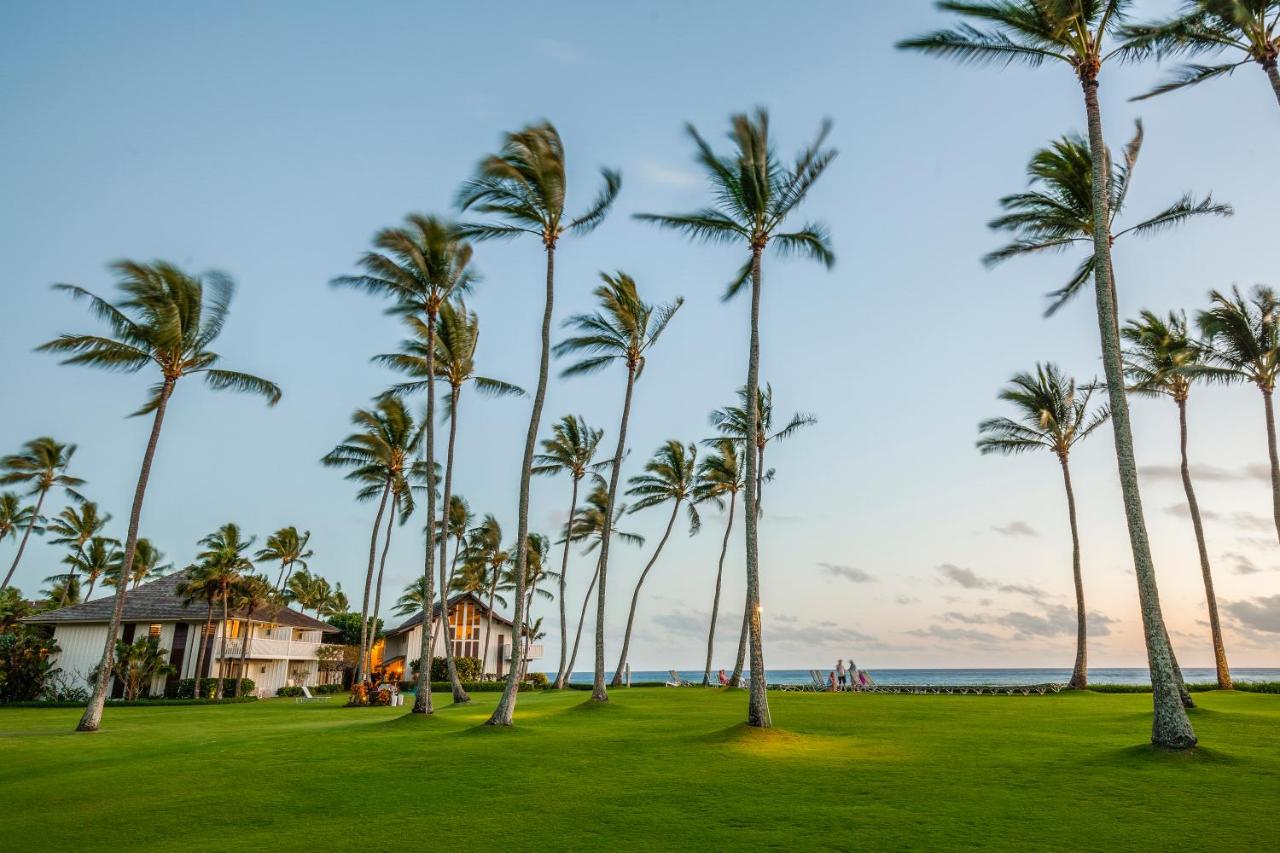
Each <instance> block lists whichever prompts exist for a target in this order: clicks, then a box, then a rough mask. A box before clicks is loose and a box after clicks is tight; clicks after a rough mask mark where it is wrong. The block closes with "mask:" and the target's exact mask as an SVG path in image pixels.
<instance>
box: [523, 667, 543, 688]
mask: <svg viewBox="0 0 1280 853" xmlns="http://www.w3.org/2000/svg"><path fill="white" fill-rule="evenodd" d="M524 680H525V681H527V682H529V683H530V684H532V685H533V686H534V687H535V688H536V689H538V690H544V689H546V686H547V681H548V680H547V674H546V673H545V672H541V671H537V672H526V673H525V674H524Z"/></svg>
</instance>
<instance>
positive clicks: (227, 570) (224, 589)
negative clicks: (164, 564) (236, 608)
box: [196, 522, 255, 699]
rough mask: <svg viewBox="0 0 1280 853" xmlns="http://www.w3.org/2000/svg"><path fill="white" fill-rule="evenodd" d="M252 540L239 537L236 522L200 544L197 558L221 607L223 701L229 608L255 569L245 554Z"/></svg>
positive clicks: (219, 692)
mask: <svg viewBox="0 0 1280 853" xmlns="http://www.w3.org/2000/svg"><path fill="white" fill-rule="evenodd" d="M254 538H255V537H253V536H250V537H249V538H248V539H245V538H244V537H243V536H242V535H241V533H240V526H239V525H237V524H235V523H234V522H228V523H227V524H224V525H222V526H221V527H219V528H218V529H217V530H216V531H214V532H213V533H210V534H209V535H208V536H206V537H204V538H203V539H201V540H200V542H199V543H198V544H200V545H203V546H204V548H205V550H203V551H201V552H200V553H199V554H197V555H196V559H197V560H199V561H200V562H201V564H202V566H203V578H204V581H205V583H206V584H208V587H209V592H210V593H211V594H212V595H214V596H215V599H216V600H217V602H218V603H219V604H221V605H222V639H221V641H220V643H219V651H218V683H217V686H216V688H215V690H216V692H215V693H214V698H215V699H221V698H222V693H223V681H224V679H225V677H226V664H227V634H228V633H229V629H230V624H231V622H230V608H231V598H232V591H233V590H234V588H235V587H236V585H237V584H239V583H240V581H241V580H242V578H243V576H244V574H245V573H246V572H248V571H250V570H252V569H253V562H252V561H251V560H250V559H249V557H248V556H247V555H246V552H247V551H248V550H249V549H250V548H252V547H253V541H254Z"/></svg>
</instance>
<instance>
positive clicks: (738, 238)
mask: <svg viewBox="0 0 1280 853" xmlns="http://www.w3.org/2000/svg"><path fill="white" fill-rule="evenodd" d="M731 125H732V130H731V131H730V134H729V138H730V139H731V140H732V142H733V148H734V150H733V152H732V153H730V154H728V155H721V154H717V153H716V152H715V151H713V150H712V148H711V146H710V145H708V144H707V142H706V141H705V140H704V139H703V138H702V136H700V135H699V134H698V131H697V130H695V129H694V127H693V126H692V125H688V132H689V135H690V136H691V137H692V138H693V141H694V144H695V145H696V146H697V149H698V153H697V162H698V164H699V165H700V166H702V168H703V170H704V171H705V172H706V174H707V177H708V179H709V181H710V184H711V191H712V194H713V196H714V198H715V202H714V204H713V206H712V207H708V208H704V209H702V210H699V211H695V212H694V213H690V214H681V215H655V214H649V213H641V214H637V218H639V219H642V220H644V221H647V222H653V223H655V224H657V225H660V226H662V227H665V228H671V229H674V230H676V231H679V232H681V233H683V234H686V235H688V236H689V237H692V238H693V239H695V240H700V241H703V242H712V243H734V244H738V245H745V246H746V248H747V249H748V250H749V252H750V255H749V258H748V260H747V262H746V263H745V264H744V265H743V266H742V268H741V269H739V271H738V274H737V275H736V276H735V277H734V279H733V281H732V282H730V284H729V288H728V290H727V291H726V293H725V298H726V299H729V298H731V297H733V296H734V295H735V294H737V293H738V292H739V291H740V290H742V288H743V287H744V286H745V285H746V284H747V282H748V281H749V282H750V283H751V333H750V346H749V349H748V355H747V401H748V404H747V408H748V412H747V415H748V417H747V444H748V446H751V445H753V444H755V443H756V430H757V425H758V422H757V415H758V413H757V412H756V411H755V409H756V406H757V394H758V392H759V389H760V303H761V296H762V294H761V291H762V288H763V284H764V274H763V268H762V261H763V257H764V251H765V249H766V248H767V247H768V246H773V248H774V250H775V251H776V252H777V253H778V254H780V255H784V256H785V255H790V254H799V255H802V256H805V257H809V258H813V259H815V260H818V261H821V262H822V263H823V264H825V265H826V266H827V267H828V268H830V267H831V266H832V264H834V263H835V255H834V253H833V252H832V250H831V244H830V240H829V239H828V236H827V230H826V228H825V227H824V226H822V225H821V224H818V223H808V224H805V225H803V226H801V228H800V230H798V231H782V230H781V229H782V227H783V225H784V223H785V222H786V220H787V217H788V216H790V215H791V214H792V213H794V212H795V210H796V208H797V207H798V206H799V205H800V204H801V203H802V202H803V201H804V200H805V197H806V196H807V195H808V194H809V190H810V189H811V188H812V187H813V185H814V183H815V182H816V181H817V180H818V178H820V177H821V176H822V174H823V172H825V171H826V169H827V166H828V165H830V163H831V161H832V159H833V158H834V157H835V156H836V152H835V151H834V150H833V149H829V148H824V147H823V146H824V143H825V142H826V138H827V133H828V132H829V130H830V127H831V125H830V122H824V123H823V125H822V129H821V130H820V131H819V132H818V135H817V137H816V138H815V139H814V141H813V142H812V143H811V144H810V145H808V146H807V147H806V148H804V149H803V150H802V151H801V152H800V154H799V155H798V156H797V157H796V160H795V162H794V164H793V165H791V166H790V167H788V166H786V165H784V164H783V163H782V162H781V161H779V159H778V157H777V154H776V152H775V151H774V149H773V145H772V143H771V141H770V139H769V117H768V114H767V113H766V112H765V111H764V110H763V109H761V110H757V111H756V113H755V114H754V115H751V116H748V115H745V114H740V115H735V116H734V117H733V118H732V120H731ZM756 464H757V463H756V458H755V456H751V455H748V457H747V470H746V472H745V475H746V479H747V488H746V494H745V501H744V503H745V505H746V507H745V511H746V514H747V520H746V525H745V526H746V539H747V548H746V564H747V565H746V574H747V614H748V619H749V628H750V638H751V639H750V642H751V692H750V697H749V699H748V704H747V723H748V724H749V725H751V726H755V727H758V728H770V727H771V726H772V725H773V722H772V718H771V717H770V714H769V698H768V695H767V693H766V686H767V685H766V684H765V674H764V646H763V644H762V642H761V639H760V547H759V541H758V531H757V520H758V515H757V509H756V503H757V501H758V500H759V495H758V479H757V478H758V475H759V472H758V471H757V470H756Z"/></svg>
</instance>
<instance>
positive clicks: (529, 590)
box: [498, 533, 559, 678]
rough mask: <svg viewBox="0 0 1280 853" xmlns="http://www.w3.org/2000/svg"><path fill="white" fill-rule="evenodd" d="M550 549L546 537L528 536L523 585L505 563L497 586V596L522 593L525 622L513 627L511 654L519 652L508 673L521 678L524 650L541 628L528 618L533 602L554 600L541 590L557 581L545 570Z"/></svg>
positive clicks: (555, 574)
mask: <svg viewBox="0 0 1280 853" xmlns="http://www.w3.org/2000/svg"><path fill="white" fill-rule="evenodd" d="M550 549H551V543H550V541H549V540H548V539H547V537H545V536H543V535H542V534H541V533H530V534H529V541H528V542H527V543H526V544H525V550H526V552H527V554H528V557H527V559H526V561H525V576H524V579H523V582H521V580H520V579H519V578H517V577H516V566H515V565H512V564H510V563H508V566H509V568H508V569H507V570H506V571H504V572H503V573H502V575H501V578H500V579H499V582H498V590H499V591H500V592H510V593H513V594H519V591H520V589H521V588H522V587H523V589H524V608H523V609H524V616H525V621H524V622H523V623H522V624H521V623H517V624H516V636H515V638H514V639H513V640H512V652H513V653H514V652H515V651H516V650H517V649H519V652H520V653H519V654H518V655H513V657H512V667H511V668H512V670H513V671H516V670H519V671H520V674H519V677H520V678H523V677H524V672H523V669H524V666H525V664H526V663H527V661H528V647H529V642H530V637H531V636H532V635H533V634H534V633H536V629H537V628H539V627H541V625H542V619H541V618H539V619H538V620H537V621H536V622H531V620H530V618H529V617H530V614H531V611H532V609H533V599H534V598H535V597H538V598H543V599H546V600H547V601H550V600H552V599H553V598H555V596H554V595H553V594H552V593H551V592H550V591H548V590H546V589H544V588H543V586H542V585H543V583H545V582H546V581H555V580H557V579H558V578H559V574H558V573H557V572H553V571H549V570H548V569H547V568H546V565H547V555H548V552H549V551H550Z"/></svg>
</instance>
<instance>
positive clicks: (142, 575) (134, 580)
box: [102, 537, 173, 589]
mask: <svg viewBox="0 0 1280 853" xmlns="http://www.w3.org/2000/svg"><path fill="white" fill-rule="evenodd" d="M123 556H124V555H123V554H120V553H119V552H117V553H116V560H115V561H114V562H113V563H112V566H111V570H110V571H109V572H107V574H106V577H105V578H104V579H103V581H102V582H103V584H104V585H105V586H111V587H114V586H115V585H116V584H118V583H120V579H121V577H123V578H124V582H125V583H127V584H128V585H129V589H137V588H138V585H139V584H141V583H142V582H143V581H144V580H146V579H147V578H152V577H159V576H160V575H163V574H166V573H168V572H170V571H172V570H173V564H172V563H164V564H163V565H162V564H161V563H162V561H163V560H164V552H163V551H161V550H160V549H159V548H157V547H156V546H155V545H153V544H152V542H151V540H150V539H147V538H146V537H138V546H137V547H136V548H135V549H134V551H133V566H132V567H131V568H130V569H129V570H128V571H125V570H124V560H123V559H122V558H123Z"/></svg>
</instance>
